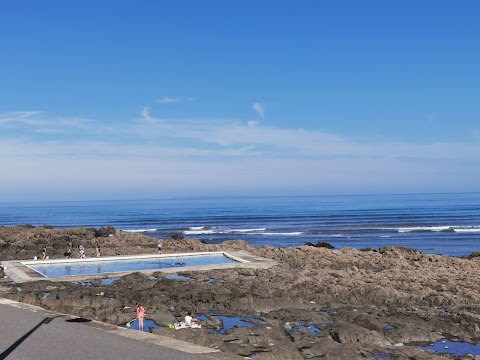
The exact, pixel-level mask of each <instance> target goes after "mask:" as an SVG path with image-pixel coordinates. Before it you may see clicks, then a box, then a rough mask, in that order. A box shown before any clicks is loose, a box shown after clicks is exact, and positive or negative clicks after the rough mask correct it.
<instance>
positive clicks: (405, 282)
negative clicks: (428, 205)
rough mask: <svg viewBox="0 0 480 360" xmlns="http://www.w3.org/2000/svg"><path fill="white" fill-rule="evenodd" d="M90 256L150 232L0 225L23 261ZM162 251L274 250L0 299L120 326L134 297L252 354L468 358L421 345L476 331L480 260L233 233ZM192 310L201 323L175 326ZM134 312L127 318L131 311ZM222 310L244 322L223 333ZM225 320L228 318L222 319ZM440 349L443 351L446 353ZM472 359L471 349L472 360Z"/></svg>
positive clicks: (13, 287)
mask: <svg viewBox="0 0 480 360" xmlns="http://www.w3.org/2000/svg"><path fill="white" fill-rule="evenodd" d="M70 242H71V243H72V244H73V245H74V251H73V256H72V257H74V258H75V257H78V251H76V248H77V246H78V245H80V244H81V245H83V246H84V247H85V248H86V254H87V256H91V257H93V256H95V245H96V244H99V245H100V246H101V251H102V255H104V256H111V255H126V254H128V255H131V254H146V253H150V254H153V253H155V252H156V247H157V239H153V238H150V237H147V236H144V235H141V234H134V233H127V232H123V231H117V230H115V229H113V228H112V227H106V228H102V229H99V230H96V229H88V228H74V229H53V228H51V227H48V226H44V227H32V226H28V225H25V226H16V227H12V228H6V227H0V260H13V259H32V258H33V257H34V256H39V255H40V254H41V251H42V249H43V247H44V246H46V247H47V253H48V256H49V257H50V258H51V259H53V258H63V257H64V256H63V254H64V252H65V250H66V247H67V245H68V243H70ZM162 242H163V249H164V252H165V253H174V252H190V251H219V250H231V249H235V250H246V251H248V252H250V253H252V254H254V255H257V256H261V257H265V258H271V259H274V260H276V261H278V263H279V265H278V266H275V267H274V268H271V269H228V270H212V271H196V272H189V271H182V269H181V268H180V269H179V272H178V274H179V275H182V276H184V277H185V278H183V279H175V278H168V277H166V276H165V275H164V274H162V273H160V272H158V273H155V274H154V276H153V277H151V276H147V275H144V274H142V273H138V272H137V273H132V274H129V275H125V276H123V277H121V278H119V279H115V281H113V282H112V283H111V284H106V283H105V282H102V281H100V280H94V281H91V282H80V283H79V282H53V281H37V282H32V283H22V284H13V283H11V282H10V281H9V279H8V278H3V275H4V274H3V273H0V275H1V276H2V278H3V280H2V282H1V283H0V296H1V297H5V298H10V299H13V300H17V301H21V302H26V303H29V304H35V305H39V306H42V307H44V308H46V309H50V310H56V311H60V312H64V313H69V314H72V315H76V316H79V317H82V318H85V319H95V320H99V321H103V322H107V323H111V324H116V325H122V324H125V323H126V322H127V321H129V320H131V319H132V315H134V304H135V302H141V303H142V304H143V305H144V307H145V309H146V314H147V315H146V317H147V318H148V319H151V320H153V321H154V322H155V323H156V324H158V325H160V326H161V327H160V328H155V329H153V330H152V332H153V333H158V334H162V335H165V336H170V337H175V338H178V339H182V340H185V341H190V342H194V343H197V344H201V345H204V346H209V347H213V348H218V349H220V350H222V351H224V352H227V353H231V354H232V357H233V356H234V354H235V355H237V356H242V357H250V358H254V359H309V358H323V359H474V358H476V357H475V356H474V355H468V354H465V355H460V356H455V355H452V354H449V353H443V354H441V353H434V352H432V351H424V350H420V349H418V348H417V347H416V345H419V344H422V343H424V344H431V343H433V342H436V341H438V340H441V339H443V338H446V339H449V340H455V341H462V342H469V343H478V342H479V339H480V284H479V280H478V279H479V278H480V267H479V265H480V257H479V256H473V255H478V254H472V256H470V257H466V258H454V257H445V256H439V255H428V254H423V253H421V252H418V251H416V250H412V249H407V248H402V247H386V248H381V249H379V250H376V249H365V250H364V251H358V250H354V249H349V248H344V249H340V250H335V249H333V250H332V249H327V248H325V247H315V246H307V245H306V246H300V247H294V248H275V247H271V246H264V247H262V248H255V247H252V246H250V245H249V244H248V243H247V242H245V241H242V240H232V241H226V242H224V243H222V244H219V245H213V244H205V243H202V242H200V241H198V240H194V239H181V238H177V239H165V240H163V241H162ZM189 311H191V312H192V313H194V314H197V315H200V314H201V315H204V316H202V317H201V319H202V321H201V324H202V328H200V329H182V330H173V329H170V328H168V326H167V325H168V324H172V323H175V322H178V321H181V320H182V319H183V317H184V316H185V314H186V313H187V312H189ZM133 317H134V316H133ZM222 317H230V318H231V319H237V320H238V318H237V317H240V318H241V319H243V321H244V322H246V325H248V326H238V327H233V328H229V329H227V328H226V326H225V323H223V322H222ZM224 319H225V318H224ZM445 351H447V350H445ZM477 358H479V357H477Z"/></svg>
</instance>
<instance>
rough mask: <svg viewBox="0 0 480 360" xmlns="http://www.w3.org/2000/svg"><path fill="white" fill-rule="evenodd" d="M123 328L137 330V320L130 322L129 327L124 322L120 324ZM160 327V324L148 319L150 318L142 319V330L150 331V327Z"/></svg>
mask: <svg viewBox="0 0 480 360" xmlns="http://www.w3.org/2000/svg"><path fill="white" fill-rule="evenodd" d="M122 327H123V328H126V329H129V330H138V320H134V321H132V322H131V323H130V327H127V326H126V325H125V324H124V325H122ZM158 328H161V326H160V325H158V324H156V323H155V321H153V320H150V319H144V320H143V331H145V332H152V330H151V329H158Z"/></svg>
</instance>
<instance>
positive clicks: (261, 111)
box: [252, 102, 265, 119]
mask: <svg viewBox="0 0 480 360" xmlns="http://www.w3.org/2000/svg"><path fill="white" fill-rule="evenodd" d="M252 106H253V109H254V110H255V111H256V112H257V113H258V115H260V117H261V118H262V119H263V118H264V117H265V105H262V104H260V103H258V102H256V103H253V104H252Z"/></svg>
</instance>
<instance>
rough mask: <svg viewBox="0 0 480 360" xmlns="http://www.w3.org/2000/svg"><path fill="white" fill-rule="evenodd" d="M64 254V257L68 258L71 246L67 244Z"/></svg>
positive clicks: (70, 253)
mask: <svg viewBox="0 0 480 360" xmlns="http://www.w3.org/2000/svg"><path fill="white" fill-rule="evenodd" d="M63 255H64V256H65V259H70V256H72V246H71V245H70V244H69V245H68V246H67V251H65V254H63Z"/></svg>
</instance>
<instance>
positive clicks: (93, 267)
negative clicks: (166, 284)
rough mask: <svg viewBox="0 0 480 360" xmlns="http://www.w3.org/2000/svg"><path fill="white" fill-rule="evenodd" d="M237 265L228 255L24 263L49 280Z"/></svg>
mask: <svg viewBox="0 0 480 360" xmlns="http://www.w3.org/2000/svg"><path fill="white" fill-rule="evenodd" d="M232 263H237V261H236V260H233V259H231V258H229V257H227V256H225V255H224V254H218V253H216V254H202V255H185V256H175V257H172V256H169V257H149V258H136V259H116V260H113V259H104V260H101V259H99V260H97V259H95V260H93V261H84V260H76V261H72V262H64V261H62V262H59V263H54V262H45V263H44V262H40V263H36V262H35V263H32V262H28V263H24V264H25V265H26V266H28V267H30V268H32V269H33V270H35V271H36V272H38V273H40V274H41V275H43V276H45V277H48V278H58V277H64V276H77V275H102V274H108V273H115V272H134V271H142V270H157V269H169V268H178V267H184V266H204V265H220V264H232Z"/></svg>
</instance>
